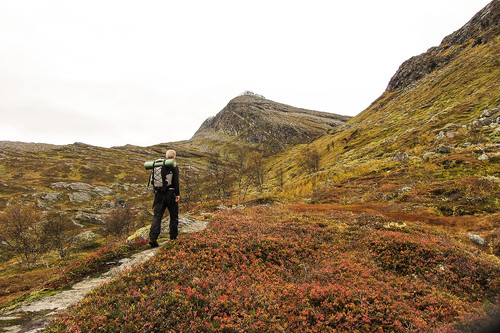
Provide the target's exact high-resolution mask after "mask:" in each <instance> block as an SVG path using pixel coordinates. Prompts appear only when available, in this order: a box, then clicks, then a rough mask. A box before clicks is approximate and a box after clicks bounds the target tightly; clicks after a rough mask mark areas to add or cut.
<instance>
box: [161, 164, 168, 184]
mask: <svg viewBox="0 0 500 333" xmlns="http://www.w3.org/2000/svg"><path fill="white" fill-rule="evenodd" d="M166 177H167V173H166V170H165V160H163V165H162V166H161V181H162V185H163V188H165V187H166V186H165V182H166V181H167V179H166Z"/></svg>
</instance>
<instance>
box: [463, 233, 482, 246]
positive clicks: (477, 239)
mask: <svg viewBox="0 0 500 333" xmlns="http://www.w3.org/2000/svg"><path fill="white" fill-rule="evenodd" d="M467 237H469V239H470V241H471V242H472V243H474V244H476V245H480V246H484V245H485V244H486V241H485V240H484V239H483V238H482V237H481V236H479V235H475V234H471V233H470V232H469V233H467Z"/></svg>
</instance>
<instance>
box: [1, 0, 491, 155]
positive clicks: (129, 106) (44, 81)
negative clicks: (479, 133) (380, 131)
mask: <svg viewBox="0 0 500 333" xmlns="http://www.w3.org/2000/svg"><path fill="white" fill-rule="evenodd" d="M489 2H490V1H489V0H418V1H417V0H411V1H410V0H377V1H374V0H358V1H347V0H345V1H337V0H307V1H306V0H302V1H295V0H285V1H281V0H251V1H239V0H227V1H223V0H211V1H206V0H203V1H202V0H200V1H198V0H196V1H195V0H180V1H179V0H177V1H170V0H164V1H160V0H157V1H156V0H142V1H139V0H137V1H127V0H97V1H95V0H60V1H54V0H44V1H41V0H0V117H1V118H0V140H12V141H25V142H45V143H55V144H68V143H73V142H76V141H80V142H84V143H88V144H92V145H97V146H103V147H110V146H117V145H125V144H136V145H141V146H147V145H153V144H157V143H164V142H169V141H179V140H185V139H189V138H191V136H192V135H193V134H194V132H195V131H196V130H197V129H198V127H199V126H200V125H201V123H202V122H203V121H204V120H205V119H206V118H207V117H209V116H214V115H215V114H217V112H219V111H220V110H221V109H222V108H223V107H224V106H225V105H226V104H227V103H228V102H229V100H230V99H232V98H234V97H236V96H238V95H239V94H241V93H242V92H243V91H245V90H251V91H253V92H255V93H257V94H261V95H264V96H265V97H266V98H268V99H271V100H274V101H277V102H281V103H285V104H289V105H292V106H297V107H303V108H308V109H314V110H319V111H326V112H332V113H338V114H343V115H351V116H354V115H356V114H358V113H360V112H361V111H362V110H363V109H365V108H366V107H367V106H368V105H369V104H370V103H371V102H372V101H373V100H374V99H375V98H377V97H378V96H380V94H382V92H383V91H384V90H385V88H386V86H387V84H388V82H389V80H390V78H391V77H392V75H393V74H394V73H395V72H396V70H397V69H398V67H399V65H400V64H401V63H402V62H403V61H405V60H406V59H408V58H410V57H411V56H414V55H417V54H420V53H422V52H425V51H426V50H427V49H428V48H430V47H432V46H436V45H439V43H440V42H441V40H442V39H443V38H444V37H445V36H446V35H448V34H450V33H452V32H453V31H455V30H457V29H459V28H460V27H461V26H463V25H464V24H465V23H466V22H467V21H468V20H469V19H470V18H472V16H473V15H474V14H475V13H476V12H478V11H479V10H480V9H481V8H483V7H484V6H485V5H487V4H488V3H489Z"/></svg>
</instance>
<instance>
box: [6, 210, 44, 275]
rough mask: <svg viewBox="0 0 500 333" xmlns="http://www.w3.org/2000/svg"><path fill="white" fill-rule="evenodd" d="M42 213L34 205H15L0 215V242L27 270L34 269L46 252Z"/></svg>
mask: <svg viewBox="0 0 500 333" xmlns="http://www.w3.org/2000/svg"><path fill="white" fill-rule="evenodd" d="M40 215H41V213H40V212H39V211H38V210H37V209H36V208H35V207H33V206H32V205H19V204H18V205H13V206H9V207H7V208H6V209H5V210H4V211H3V212H2V213H1V214H0V241H2V242H3V243H4V244H5V245H6V248H7V250H8V251H9V252H11V253H12V254H13V255H14V256H16V257H17V258H18V259H19V260H20V261H21V262H22V263H23V264H24V265H25V266H26V267H27V268H33V267H34V266H35V265H36V264H37V262H38V259H39V258H40V257H41V256H42V255H43V254H44V253H45V252H46V250H47V247H46V242H44V241H43V230H42V224H41V223H40Z"/></svg>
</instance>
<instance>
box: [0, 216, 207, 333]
mask: <svg viewBox="0 0 500 333" xmlns="http://www.w3.org/2000/svg"><path fill="white" fill-rule="evenodd" d="M165 225H166V227H167V230H168V221H167V223H162V227H165ZM207 225H208V222H207V221H201V220H196V219H193V218H189V217H185V216H180V217H179V232H180V233H181V234H182V233H192V232H199V231H201V230H203V229H205V228H206V227H207ZM162 229H163V228H162ZM144 232H145V231H143V233H144ZM162 232H163V231H162ZM167 232H168V231H167ZM165 243H166V242H163V243H161V244H160V247H157V248H152V249H146V250H144V251H142V252H139V253H136V254H134V255H132V256H131V257H130V258H124V259H122V260H120V261H119V262H118V264H117V265H115V266H113V267H112V268H111V269H110V270H109V271H107V272H105V273H103V274H101V275H100V276H99V277H96V278H86V279H84V280H83V281H81V282H78V283H76V284H74V285H73V286H72V288H71V289H69V290H65V291H62V292H60V293H58V294H55V295H52V296H47V297H44V298H42V299H39V300H36V301H33V302H28V303H25V304H22V305H21V306H19V307H18V308H16V309H14V310H11V311H9V312H6V313H0V322H1V321H3V322H12V323H13V325H12V326H9V327H5V328H0V331H1V332H7V333H35V332H40V331H42V330H43V329H44V328H45V327H46V326H47V325H48V324H49V322H50V321H51V319H52V318H53V317H54V316H55V315H57V314H58V313H60V312H63V311H65V310H66V309H67V308H69V307H70V306H73V305H75V304H77V303H78V302H80V301H81V300H82V299H83V298H84V297H85V295H87V294H88V293H89V292H91V291H92V290H93V289H95V288H97V287H99V286H101V285H102V284H103V283H106V282H108V281H111V280H112V279H114V278H116V277H118V276H120V275H121V274H122V273H123V272H125V271H127V270H129V269H130V268H132V267H133V266H136V265H139V264H141V263H143V262H145V261H147V260H149V259H150V258H151V257H153V256H154V255H155V254H156V253H157V252H158V251H159V250H160V249H161V247H162V246H163V245H164V244H165Z"/></svg>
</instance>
